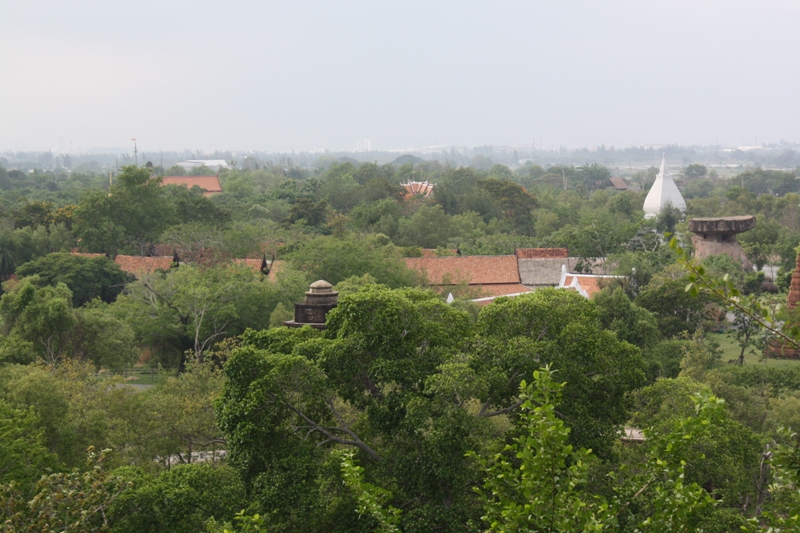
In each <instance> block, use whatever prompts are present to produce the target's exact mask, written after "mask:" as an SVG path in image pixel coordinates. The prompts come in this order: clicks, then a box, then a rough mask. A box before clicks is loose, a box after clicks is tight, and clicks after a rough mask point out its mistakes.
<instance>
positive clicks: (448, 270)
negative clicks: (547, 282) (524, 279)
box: [405, 255, 520, 285]
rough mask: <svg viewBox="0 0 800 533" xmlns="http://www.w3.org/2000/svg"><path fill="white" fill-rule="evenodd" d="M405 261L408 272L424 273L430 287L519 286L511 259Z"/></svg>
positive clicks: (466, 257) (420, 258)
mask: <svg viewBox="0 0 800 533" xmlns="http://www.w3.org/2000/svg"><path fill="white" fill-rule="evenodd" d="M405 261H406V266H407V267H408V268H411V269H413V270H417V271H419V272H423V273H425V274H426V275H427V277H428V282H429V283H431V284H433V285H457V284H459V283H465V282H466V283H467V284H468V285H486V284H493V283H520V279H519V270H518V269H517V258H516V256H513V255H468V256H463V257H459V256H456V257H407V258H406V259H405ZM445 282H446V283H445Z"/></svg>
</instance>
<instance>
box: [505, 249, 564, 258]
mask: <svg viewBox="0 0 800 533" xmlns="http://www.w3.org/2000/svg"><path fill="white" fill-rule="evenodd" d="M517 257H519V258H520V259H561V258H568V257H569V250H567V249H566V248H517Z"/></svg>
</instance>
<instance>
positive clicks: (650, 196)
mask: <svg viewBox="0 0 800 533" xmlns="http://www.w3.org/2000/svg"><path fill="white" fill-rule="evenodd" d="M667 204H671V205H672V207H677V208H678V209H680V210H681V211H686V202H685V201H684V199H683V196H682V195H681V191H679V190H678V186H677V185H675V182H674V181H672V176H670V175H669V173H668V171H667V158H666V156H664V157H662V159H661V170H660V171H659V172H658V176H656V182H655V183H654V184H653V186H652V187H651V188H650V192H648V193H647V198H645V199H644V218H654V217H656V216H658V214H659V213H660V212H661V209H663V208H664V206H666V205H667Z"/></svg>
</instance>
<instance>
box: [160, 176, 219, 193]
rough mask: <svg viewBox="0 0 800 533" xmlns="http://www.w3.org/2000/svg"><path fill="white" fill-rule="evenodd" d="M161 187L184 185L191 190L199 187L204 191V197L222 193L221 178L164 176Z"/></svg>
mask: <svg viewBox="0 0 800 533" xmlns="http://www.w3.org/2000/svg"><path fill="white" fill-rule="evenodd" d="M161 185H182V186H184V187H186V188H187V189H190V190H191V188H192V187H195V186H197V187H200V188H201V189H203V196H213V195H215V194H219V193H221V192H222V186H221V185H220V184H219V176H164V177H163V178H161Z"/></svg>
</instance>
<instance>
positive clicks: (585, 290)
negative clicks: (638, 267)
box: [558, 265, 628, 299]
mask: <svg viewBox="0 0 800 533" xmlns="http://www.w3.org/2000/svg"><path fill="white" fill-rule="evenodd" d="M626 279H628V278H627V276H607V275H601V274H575V273H572V272H567V267H566V265H565V266H563V267H561V279H560V280H559V282H558V288H559V289H568V290H574V291H576V292H577V293H578V294H580V295H581V296H583V297H584V298H589V299H592V298H594V295H595V294H597V293H598V292H600V291H601V290H603V289H604V288H605V287H606V286H607V285H608V284H610V283H612V282H613V281H614V280H626Z"/></svg>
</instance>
